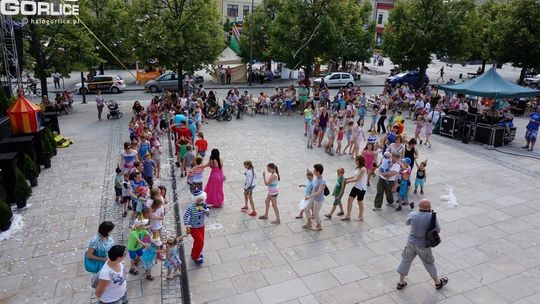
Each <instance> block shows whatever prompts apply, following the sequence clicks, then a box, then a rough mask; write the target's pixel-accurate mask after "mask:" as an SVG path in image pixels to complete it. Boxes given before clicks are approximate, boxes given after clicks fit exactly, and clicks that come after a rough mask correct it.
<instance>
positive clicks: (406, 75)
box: [386, 71, 429, 86]
mask: <svg viewBox="0 0 540 304" xmlns="http://www.w3.org/2000/svg"><path fill="white" fill-rule="evenodd" d="M418 74H419V73H418V72H417V71H409V72H402V73H399V74H397V75H395V76H389V77H387V78H386V83H388V84H390V85H392V86H396V85H402V84H404V83H406V84H408V85H409V86H416V84H417V83H418V76H419V75H418ZM428 83H429V77H428V76H427V75H424V82H423V86H426V85H427V84H428Z"/></svg>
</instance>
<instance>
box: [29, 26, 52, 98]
mask: <svg viewBox="0 0 540 304" xmlns="http://www.w3.org/2000/svg"><path fill="white" fill-rule="evenodd" d="M28 18H30V22H28V25H29V26H30V50H31V52H32V53H33V54H34V58H35V59H36V68H35V74H36V75H34V76H35V77H36V78H38V79H39V81H40V83H41V94H42V96H48V94H49V90H48V89H47V75H46V74H45V70H46V69H47V67H46V66H45V65H46V62H45V54H43V50H42V49H41V42H40V41H39V37H38V35H37V31H36V25H35V24H34V23H33V22H32V19H33V18H34V17H32V16H28Z"/></svg>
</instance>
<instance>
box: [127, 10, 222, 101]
mask: <svg viewBox="0 0 540 304" xmlns="http://www.w3.org/2000/svg"><path fill="white" fill-rule="evenodd" d="M133 6H134V17H135V18H134V19H135V30H133V31H132V32H133V33H134V35H133V36H132V37H130V39H131V43H132V45H133V47H134V49H135V53H136V55H137V57H138V58H140V59H142V60H144V61H148V60H150V59H154V58H155V59H158V60H159V63H160V65H163V66H167V67H169V68H172V69H173V70H176V71H177V73H178V75H179V77H178V88H179V90H180V91H182V88H183V83H182V80H183V73H184V71H186V72H189V73H193V72H195V71H196V70H199V69H201V68H203V67H205V66H206V65H208V64H211V63H214V62H215V60H216V59H217V57H218V56H219V54H220V52H221V51H222V50H223V47H224V41H223V40H224V39H223V31H222V27H221V25H220V23H219V22H218V21H219V18H218V14H217V10H216V5H215V3H214V2H213V1H205V0H162V1H161V0H135V1H134V3H133Z"/></svg>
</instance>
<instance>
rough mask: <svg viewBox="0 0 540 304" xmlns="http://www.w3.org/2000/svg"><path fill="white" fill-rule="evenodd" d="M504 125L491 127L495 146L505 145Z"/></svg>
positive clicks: (492, 140)
mask: <svg viewBox="0 0 540 304" xmlns="http://www.w3.org/2000/svg"><path fill="white" fill-rule="evenodd" d="M504 131H505V128H504V127H494V128H492V129H491V132H492V133H491V142H492V145H493V146H494V147H502V146H503V145H504Z"/></svg>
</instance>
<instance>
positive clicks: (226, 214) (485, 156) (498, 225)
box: [0, 104, 540, 304]
mask: <svg viewBox="0 0 540 304" xmlns="http://www.w3.org/2000/svg"><path fill="white" fill-rule="evenodd" d="M121 105H122V108H123V109H126V110H124V112H125V113H128V112H129V110H127V109H129V108H130V105H129V104H121ZM95 111H96V110H95V106H94V105H93V104H89V105H77V109H76V111H75V113H74V114H73V115H70V116H64V117H61V119H60V120H61V122H60V124H61V128H62V133H63V134H64V135H65V136H67V137H71V138H73V139H74V140H75V145H73V146H72V147H69V148H67V149H64V150H59V153H58V155H57V156H56V157H55V158H53V167H52V168H51V169H48V170H43V171H42V174H41V175H40V177H39V183H40V185H39V186H38V187H36V188H34V189H33V190H34V195H33V196H32V198H31V199H30V203H31V206H30V207H29V208H28V209H26V210H24V211H22V212H21V213H22V214H23V216H24V219H23V220H24V226H23V228H22V230H21V232H20V233H18V234H17V235H15V236H13V237H12V238H11V239H9V240H6V241H3V242H1V243H0V303H4V302H5V303H88V302H89V301H90V298H91V293H92V290H91V289H90V288H89V280H90V276H89V275H88V274H87V273H86V272H85V271H84V268H83V266H82V255H83V252H84V250H85V249H86V246H87V243H88V240H89V239H90V238H91V237H92V236H93V235H94V234H95V233H96V230H97V226H98V224H99V221H100V210H101V211H102V213H103V210H102V209H100V208H101V202H102V196H103V195H105V197H110V194H111V193H112V192H110V191H112V189H109V188H110V187H107V189H104V185H108V179H107V178H108V177H110V176H111V172H113V171H111V170H110V164H107V163H106V162H105V160H106V159H108V155H110V154H108V153H109V152H108V151H109V149H110V148H109V145H110V146H111V147H112V146H113V144H112V143H111V142H114V141H117V140H119V141H120V142H121V141H122V139H125V138H127V133H126V130H125V129H126V128H125V124H124V123H123V122H113V121H105V122H101V123H98V122H97V121H96V117H95V116H96V115H95ZM407 123H408V124H409V125H410V124H411V123H410V122H409V121H408V122H407ZM116 124H122V127H121V128H122V129H120V132H121V133H118V134H117V133H115V131H114V130H113V128H114V126H115V125H116ZM516 124H517V125H518V137H519V138H518V139H517V140H516V144H515V145H514V146H518V145H519V144H520V143H521V142H522V139H521V137H522V135H523V132H524V131H523V127H524V125H525V119H523V118H517V119H516ZM407 127H408V133H409V134H412V126H407ZM203 131H204V133H205V137H206V138H208V141H209V145H210V148H213V147H217V148H219V149H220V151H221V152H222V157H223V159H224V172H225V175H226V176H227V181H226V183H225V187H224V188H225V206H224V208H221V209H212V210H211V214H210V216H209V218H208V222H207V235H206V237H207V239H206V246H205V251H204V253H205V264H204V265H203V266H200V267H199V266H196V265H194V264H193V263H192V262H191V261H188V262H187V263H186V266H187V268H188V279H189V283H190V289H191V299H192V303H212V304H215V303H250V304H251V303H264V304H266V303H302V304H305V303H371V304H373V303H399V304H402V303H445V304H448V303H459V304H461V303H518V304H527V303H529V304H530V303H538V302H539V300H540V287H538V284H536V282H537V281H538V278H539V277H540V259H538V256H540V234H539V232H540V206H539V205H538V203H537V200H538V199H537V198H538V196H539V194H540V190H539V188H538V181H537V177H538V176H539V174H540V172H539V171H540V165H539V162H538V159H531V158H523V157H516V156H513V155H508V154H503V153H500V152H497V151H493V150H485V149H483V148H482V147H481V146H479V145H476V144H472V143H471V144H469V145H463V144H462V143H461V142H459V141H456V140H452V139H447V138H444V137H440V136H436V135H435V136H433V144H434V145H433V148H432V149H427V148H425V147H420V159H425V158H428V159H429V163H428V167H427V172H428V179H427V181H426V189H425V190H426V194H425V197H427V198H429V199H431V200H432V202H433V208H434V209H435V210H436V211H437V212H438V216H439V220H440V223H441V226H442V234H441V237H442V239H443V243H442V244H441V245H440V246H439V247H437V248H436V249H434V254H435V259H436V263H437V266H438V270H439V273H440V274H441V275H447V276H448V277H449V279H450V283H449V284H448V285H447V286H446V287H445V288H444V289H443V290H442V291H436V290H435V289H434V288H433V286H432V283H431V282H430V279H429V277H428V275H427V273H426V272H425V271H424V269H423V267H422V264H421V263H420V262H419V261H416V262H415V263H414V265H413V267H412V269H411V273H410V276H409V279H408V281H409V286H407V288H406V289H404V290H402V291H396V290H395V283H396V280H397V274H396V273H395V268H396V267H397V265H398V263H399V259H400V253H401V250H402V248H403V246H404V245H405V241H406V235H407V233H408V228H407V227H406V226H405V225H404V223H403V221H404V219H405V218H406V216H407V213H408V211H405V210H404V211H402V212H395V211H393V210H391V209H383V212H381V213H377V214H375V213H374V212H372V211H371V207H372V202H373V198H374V189H370V190H369V191H368V193H367V195H366V200H365V203H366V214H365V222H364V223H359V222H354V221H352V222H348V223H343V222H341V221H339V218H338V217H334V218H333V219H332V220H325V221H324V222H323V231H321V232H315V231H305V230H303V229H302V228H301V225H302V224H303V222H302V221H301V220H295V219H294V215H296V214H297V212H298V209H297V205H298V202H299V200H300V199H301V198H302V190H301V189H299V188H298V185H299V184H302V183H304V175H305V170H306V168H311V167H312V165H313V164H314V163H322V164H324V166H325V174H324V176H325V178H327V179H328V181H329V185H333V182H334V181H335V171H336V169H337V168H338V167H344V168H345V170H346V176H350V175H351V174H352V172H353V170H354V168H353V162H352V160H350V159H348V158H347V157H345V156H342V157H337V156H333V157H331V156H328V155H326V154H324V153H323V151H322V150H321V149H317V148H315V149H313V150H306V149H305V138H304V136H303V135H302V133H303V132H302V120H301V119H300V117H299V116H295V117H277V116H271V115H270V116H257V117H255V118H252V117H250V116H249V115H247V116H245V117H244V118H243V119H242V120H240V121H236V120H233V121H232V122H221V123H218V122H214V121H212V122H211V123H210V124H209V125H205V126H204V129H203ZM120 142H118V143H116V145H117V147H118V148H116V150H117V151H119V150H120V148H121V147H120ZM501 150H503V151H506V152H512V153H516V152H520V153H523V151H519V149H515V148H512V147H510V148H504V149H501ZM530 155H533V156H535V157H538V156H539V155H538V153H536V152H535V153H532V154H530ZM246 159H250V160H252V161H253V162H254V164H255V170H256V172H257V174H258V176H259V181H258V185H257V187H256V188H255V192H254V197H255V202H256V206H257V209H258V212H259V213H260V212H262V211H263V200H264V197H265V195H266V189H265V188H264V186H263V185H262V181H261V178H260V177H261V172H262V171H263V169H265V166H266V164H267V163H268V162H274V163H276V164H277V165H278V166H279V169H280V174H281V177H282V181H281V183H280V196H279V197H278V201H279V205H280V210H281V213H282V224H280V225H277V226H275V225H271V224H270V223H269V222H268V221H262V220H258V219H254V218H251V217H249V216H247V214H245V213H242V212H240V207H241V206H242V205H243V195H242V193H243V191H242V184H243V171H244V170H243V166H242V162H243V161H244V160H246ZM162 161H163V163H162V164H163V165H164V167H165V163H166V157H164V159H163V160H162ZM112 164H114V162H113V163H112ZM163 172H165V170H164V171H163ZM177 174H178V173H177ZM206 176H208V172H206ZM176 177H177V178H178V181H179V184H178V187H179V189H180V190H179V191H180V193H182V192H181V191H182V190H181V189H182V187H185V184H183V183H185V179H180V178H179V176H178V175H177V176H176ZM162 182H163V183H165V184H166V185H169V183H170V182H171V180H170V177H164V178H163V181H162ZM448 187H451V190H452V191H453V194H454V195H455V197H456V199H457V202H458V203H459V206H457V207H455V208H448V207H446V206H445V205H444V204H443V202H442V200H441V195H448V194H449V189H448ZM104 193H105V194H104ZM346 193H348V190H347V191H346ZM410 198H411V200H412V201H415V202H417V201H418V200H419V199H420V198H421V196H419V195H411V196H410ZM178 203H179V204H180V211H183V210H184V209H185V207H186V205H187V195H186V196H184V195H181V196H180V198H179V201H178ZM112 206H113V207H114V204H113V205H112ZM171 207H172V205H171V204H169V207H168V208H169V210H168V214H170V215H172V211H171ZM330 208H331V204H330V198H327V202H326V203H325V205H324V207H323V212H326V211H328V210H329V209H330ZM353 212H357V209H353ZM270 215H271V217H272V212H270ZM171 219H172V217H169V218H168V219H167V231H166V232H167V233H174V228H173V227H172V226H173V225H169V224H170V221H171ZM126 229H127V225H124V229H122V233H123V235H127V234H126V233H127V230H126ZM116 233H120V229H118V231H116ZM184 246H185V251H186V252H189V251H190V250H191V246H192V241H191V240H190V239H188V240H186V241H185V242H184ZM153 271H154V275H155V276H158V275H159V272H160V271H161V270H160V269H159V268H158V267H155V268H154V270H153ZM171 284H172V285H174V286H175V287H178V285H177V284H178V281H175V282H174V283H172V282H171ZM163 290H164V287H163V282H162V281H160V280H156V281H154V282H151V283H149V282H147V281H144V280H141V278H140V276H139V277H138V278H137V277H136V278H130V280H129V283H128V292H129V296H130V303H160V302H162V303H169V301H168V300H170V299H171V297H167V298H166V297H165V296H164V293H163ZM172 299H173V300H171V301H170V302H175V300H176V297H172Z"/></svg>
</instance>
